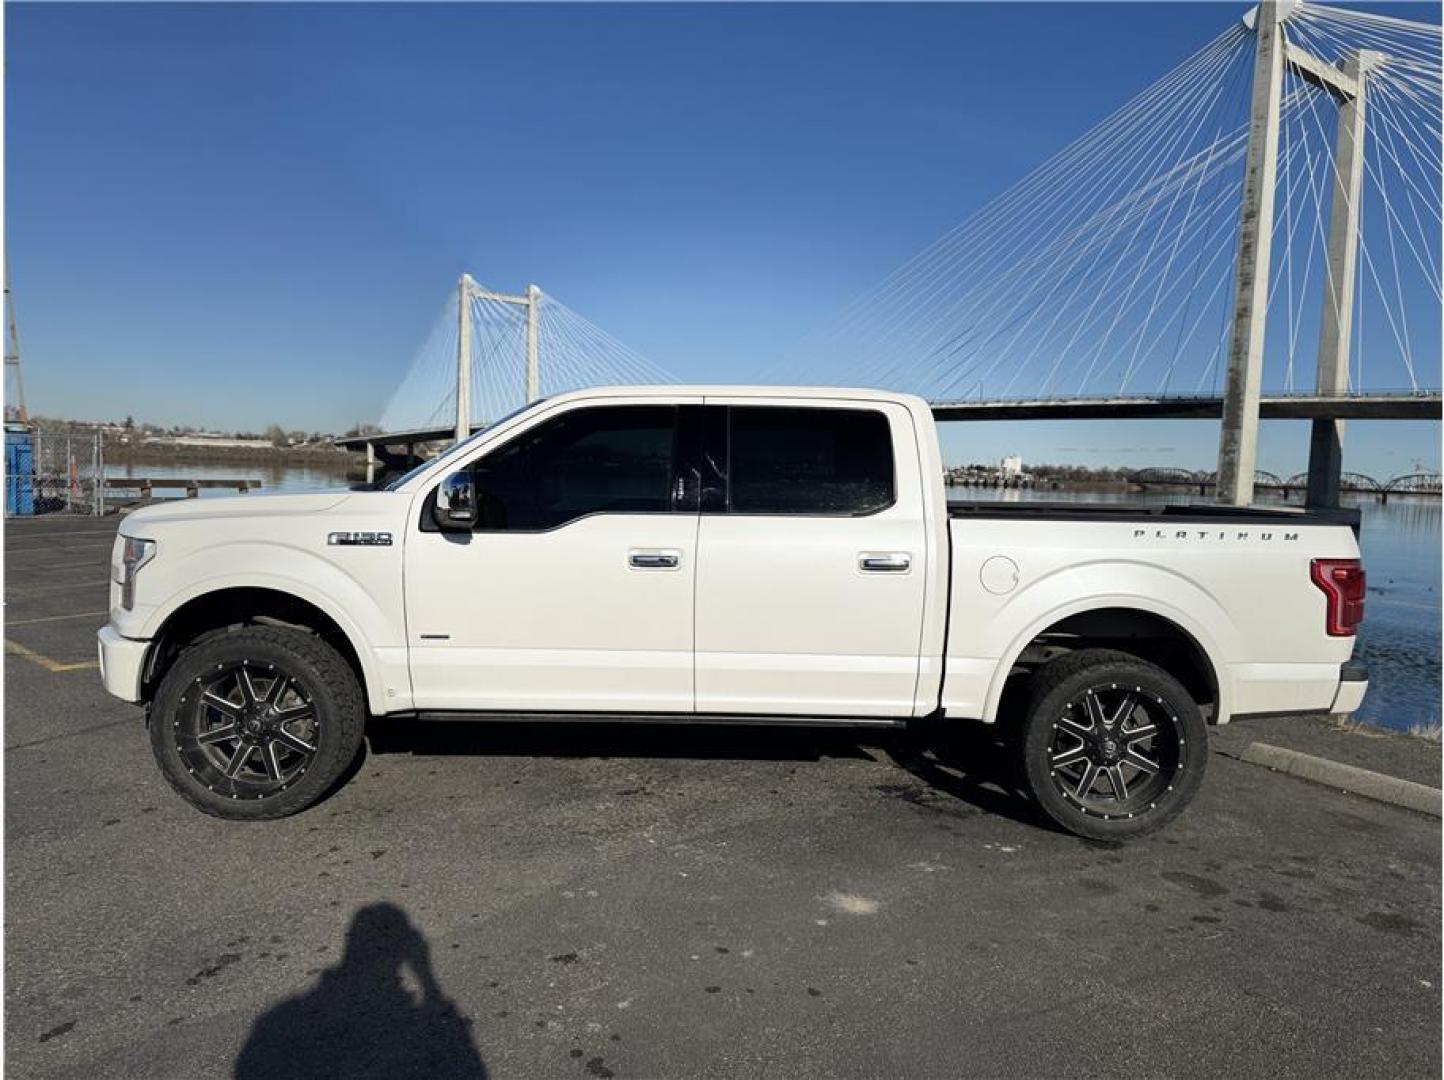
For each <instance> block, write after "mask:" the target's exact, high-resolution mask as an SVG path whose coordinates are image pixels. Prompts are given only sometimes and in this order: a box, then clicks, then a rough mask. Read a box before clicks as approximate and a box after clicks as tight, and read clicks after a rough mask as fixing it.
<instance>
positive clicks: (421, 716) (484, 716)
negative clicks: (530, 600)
mask: <svg viewBox="0 0 1444 1080" xmlns="http://www.w3.org/2000/svg"><path fill="white" fill-rule="evenodd" d="M385 718H386V719H388V720H390V719H413V720H463V721H470V722H473V723H475V722H481V721H487V722H493V723H546V724H570V723H603V724H735V725H756V726H758V727H762V726H767V727H855V728H901V727H906V726H907V725H908V718H907V717H898V718H894V717H878V716H761V715H756V714H752V713H608V712H486V711H477V712H472V711H464V710H460V709H458V710H451V709H445V710H442V709H422V710H419V711H412V712H395V713H387V714H386V717H385Z"/></svg>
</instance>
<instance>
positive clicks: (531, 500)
mask: <svg viewBox="0 0 1444 1080" xmlns="http://www.w3.org/2000/svg"><path fill="white" fill-rule="evenodd" d="M676 431H677V409H676V407H675V406H672V405H611V406H599V407H594V408H582V409H573V410H571V411H570V412H566V413H563V414H562V415H560V416H558V417H555V418H554V419H551V420H547V421H544V422H543V423H541V424H538V425H537V426H536V427H534V428H532V429H531V430H529V431H527V432H525V433H523V434H522V435H520V436H518V437H517V438H515V439H513V440H512V441H511V442H509V443H507V444H506V445H505V446H502V447H499V448H498V449H496V450H495V451H493V452H492V453H490V454H488V455H486V457H484V458H482V459H481V460H479V461H477V462H476V463H475V465H474V466H473V471H474V476H475V480H476V492H477V502H478V506H479V510H480V520H479V521H478V523H477V526H476V527H477V530H478V531H485V532H540V531H544V530H547V529H555V528H557V527H558V526H561V525H565V524H566V523H567V522H569V521H575V520H577V519H578V518H582V517H586V516H587V515H589V514H608V513H610V514H657V513H667V512H668V511H670V510H671V508H672V478H673V475H674V472H675V459H676V441H677V440H676Z"/></svg>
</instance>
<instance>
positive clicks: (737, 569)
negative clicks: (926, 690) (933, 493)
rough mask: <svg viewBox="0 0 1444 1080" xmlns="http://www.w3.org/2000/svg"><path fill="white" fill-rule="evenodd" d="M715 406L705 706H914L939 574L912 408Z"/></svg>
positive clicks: (703, 564)
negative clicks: (927, 615)
mask: <svg viewBox="0 0 1444 1080" xmlns="http://www.w3.org/2000/svg"><path fill="white" fill-rule="evenodd" d="M707 403H708V406H709V407H708V409H707V414H708V415H707V424H706V426H707V435H706V452H705V454H704V455H702V468H703V472H704V475H703V477H702V483H701V489H702V515H701V522H700V527H699V531H698V541H697V547H698V550H697V589H696V650H697V663H696V698H697V710H698V712H702V713H737V714H753V713H756V714H783V715H809V716H839V717H849V716H878V717H881V716H897V717H901V716H908V715H911V713H912V711H913V701H914V692H915V689H916V686H917V679H918V657H919V649H920V635H921V631H922V623H923V606H924V595H925V588H926V584H927V580H928V572H927V571H928V567H927V558H928V545H927V529H926V525H925V521H924V502H923V483H922V476H921V471H920V467H919V463H918V452H917V436H916V434H915V433H914V431H913V422H912V417H911V416H910V414H909V413H908V411H907V410H906V409H905V408H904V407H902V406H901V405H897V404H892V403H882V402H866V401H857V402H853V401H846V400H831V401H823V400H816V399H806V400H801V399H792V400H789V399H787V398H785V397H779V398H776V399H765V398H754V397H739V398H730V399H729V398H711V397H709V398H708V399H707Z"/></svg>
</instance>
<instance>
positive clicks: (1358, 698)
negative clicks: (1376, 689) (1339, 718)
mask: <svg viewBox="0 0 1444 1080" xmlns="http://www.w3.org/2000/svg"><path fill="white" fill-rule="evenodd" d="M1368 691H1369V668H1368V665H1366V664H1361V663H1359V662H1358V661H1357V660H1350V661H1349V662H1348V663H1346V664H1343V665H1341V666H1340V668H1339V689H1338V690H1337V691H1335V693H1334V703H1333V704H1332V705H1331V706H1329V712H1331V713H1351V712H1354V711H1355V710H1356V709H1358V707H1359V706H1360V705H1362V704H1363V702H1364V695H1365V694H1366V693H1368Z"/></svg>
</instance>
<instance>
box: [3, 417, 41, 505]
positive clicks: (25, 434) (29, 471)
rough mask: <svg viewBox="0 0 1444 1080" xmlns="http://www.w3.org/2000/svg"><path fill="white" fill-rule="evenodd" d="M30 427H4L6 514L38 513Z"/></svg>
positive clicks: (33, 452)
mask: <svg viewBox="0 0 1444 1080" xmlns="http://www.w3.org/2000/svg"><path fill="white" fill-rule="evenodd" d="M31 440H32V436H31V433H30V431H29V430H28V429H26V428H24V427H20V426H19V425H15V426H11V425H6V428H5V516H6V517H13V516H15V515H17V514H19V515H30V514H33V513H35V484H34V480H35V449H34V444H33V443H32V441H31Z"/></svg>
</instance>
